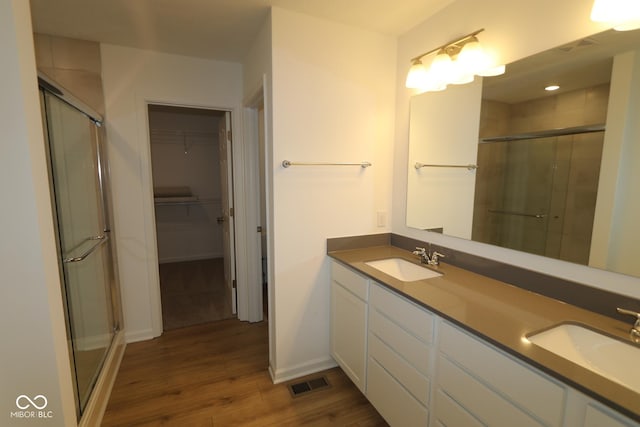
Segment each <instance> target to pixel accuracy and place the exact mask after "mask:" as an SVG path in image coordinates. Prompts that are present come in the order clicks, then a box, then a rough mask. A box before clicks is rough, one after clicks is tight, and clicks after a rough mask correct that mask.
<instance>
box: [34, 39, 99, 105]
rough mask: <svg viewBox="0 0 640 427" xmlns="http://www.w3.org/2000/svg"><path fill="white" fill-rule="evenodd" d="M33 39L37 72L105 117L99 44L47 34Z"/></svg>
mask: <svg viewBox="0 0 640 427" xmlns="http://www.w3.org/2000/svg"><path fill="white" fill-rule="evenodd" d="M33 37H34V43H35V51H36V64H37V66H38V71H40V72H43V73H44V74H46V75H47V76H48V77H50V78H51V79H53V80H55V81H56V82H57V83H59V84H60V85H62V86H63V87H64V88H65V89H67V90H69V91H70V92H71V93H72V94H73V95H74V96H75V97H76V98H78V99H80V100H81V101H82V102H84V103H85V104H87V105H88V106H89V107H91V108H93V109H94V110H95V111H96V112H98V113H100V114H102V115H103V116H104V112H105V108H104V94H103V92H102V77H101V69H102V65H101V60H100V44H99V43H97V42H91V41H85V40H77V39H70V38H66V37H57V36H52V35H48V34H38V33H36V34H34V35H33Z"/></svg>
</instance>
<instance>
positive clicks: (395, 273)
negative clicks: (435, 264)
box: [365, 258, 442, 282]
mask: <svg viewBox="0 0 640 427" xmlns="http://www.w3.org/2000/svg"><path fill="white" fill-rule="evenodd" d="M365 264H366V265H368V266H369V267H373V268H375V269H376V270H380V271H381V272H383V273H385V274H388V275H389V276H391V277H395V278H396V279H398V280H402V281H403V282H413V281H415V280H423V279H431V278H434V277H440V276H442V274H441V273H438V272H437V271H433V270H430V269H428V268H426V267H422V266H420V265H417V264H414V263H412V262H410V261H407V260H406V259H402V258H387V259H380V260H376V261H369V262H365Z"/></svg>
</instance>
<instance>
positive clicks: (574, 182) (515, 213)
mask: <svg viewBox="0 0 640 427" xmlns="http://www.w3.org/2000/svg"><path fill="white" fill-rule="evenodd" d="M589 129H593V128H580V129H573V130H572V132H576V133H572V134H567V135H557V136H547V137H535V138H528V137H526V136H524V137H521V138H518V137H516V136H513V137H512V139H509V140H504V139H499V140H485V142H483V143H481V144H479V146H478V173H477V179H476V194H475V202H474V216H473V229H472V239H473V240H476V241H480V242H484V243H490V244H493V245H499V246H502V247H506V248H511V249H516V250H520V251H525V252H529V253H534V254H538V255H544V256H547V257H552V258H557V259H562V260H565V261H571V262H576V263H580V264H588V262H589V252H590V246H591V233H592V229H593V220H594V215H595V207H596V196H597V191H598V178H599V173H600V163H601V158H602V146H603V141H604V131H602V130H600V131H598V132H591V131H589ZM577 132H580V133H577Z"/></svg>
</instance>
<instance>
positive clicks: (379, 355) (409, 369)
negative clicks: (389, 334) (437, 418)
mask: <svg viewBox="0 0 640 427" xmlns="http://www.w3.org/2000/svg"><path fill="white" fill-rule="evenodd" d="M369 357H370V358H372V359H374V360H375V361H376V362H378V363H379V364H380V365H381V366H382V367H383V368H384V369H385V370H386V371H387V372H388V373H389V374H390V375H391V376H392V377H394V378H395V379H396V380H397V381H398V382H399V383H400V384H402V385H403V386H404V387H405V388H406V389H407V391H409V393H411V395H412V396H413V397H415V398H416V399H417V400H418V401H419V402H420V403H422V404H423V405H425V406H427V405H428V403H429V380H428V379H427V377H426V376H424V375H423V374H421V373H420V372H419V371H418V370H417V369H416V368H414V367H413V366H411V365H410V364H409V363H407V361H406V360H405V359H403V358H402V357H401V356H400V355H399V354H398V353H396V352H395V351H394V350H392V349H391V348H389V347H388V346H387V345H386V344H385V343H383V342H382V341H380V339H378V337H376V336H375V335H374V334H369Z"/></svg>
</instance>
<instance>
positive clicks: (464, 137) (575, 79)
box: [407, 31, 640, 276]
mask: <svg viewBox="0 0 640 427" xmlns="http://www.w3.org/2000/svg"><path fill="white" fill-rule="evenodd" d="M552 84H555V85H558V86H560V88H559V89H557V90H555V91H553V92H547V91H545V90H544V89H545V87H547V86H549V85H552ZM638 117H640V31H631V32H615V31H606V32H604V33H600V34H596V35H593V36H591V37H588V38H586V39H582V40H578V41H576V42H574V43H570V44H567V45H564V46H560V47H558V48H555V49H551V50H549V51H545V52H542V53H539V54H537V55H534V56H532V57H529V58H525V59H523V60H520V61H517V62H514V63H512V64H509V65H507V72H506V73H505V74H504V75H503V76H499V77H491V78H485V79H484V81H482V82H480V81H478V82H474V83H473V84H472V85H468V86H459V87H455V86H454V87H450V88H448V89H447V90H446V91H444V92H436V93H425V94H421V95H417V96H414V97H413V98H412V100H411V118H410V120H411V122H410V136H409V141H410V145H409V165H408V169H409V172H408V185H407V188H408V195H407V225H408V226H409V227H414V228H420V229H426V230H434V231H436V230H437V231H440V232H443V233H444V234H446V235H451V236H455V237H461V238H465V239H472V240H474V241H479V242H483V243H488V244H492V245H497V246H502V247H506V248H510V249H515V250H520V251H525V252H529V253H534V254H538V255H543V256H547V257H552V258H557V259H562V260H565V261H570V262H575V263H580V264H585V265H589V266H593V267H597V268H604V269H607V270H610V271H616V272H620V273H624V274H629V275H633V276H640V263H639V262H637V260H636V259H635V256H634V254H636V253H638V252H639V251H640V226H639V225H638V220H637V219H638V218H640V197H638V196H637V194H636V193H637V189H638V188H639V187H640V120H638ZM417 162H419V163H423V164H432V165H436V166H447V167H425V168H416V167H415V163H417ZM469 164H474V165H475V164H477V166H478V168H477V169H472V168H471V169H467V168H453V167H449V166H455V165H469Z"/></svg>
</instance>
